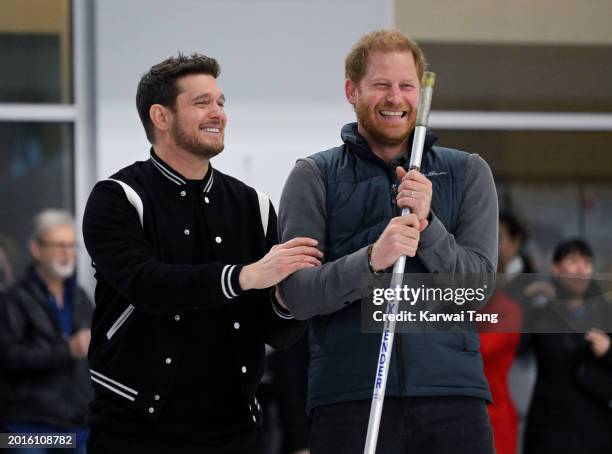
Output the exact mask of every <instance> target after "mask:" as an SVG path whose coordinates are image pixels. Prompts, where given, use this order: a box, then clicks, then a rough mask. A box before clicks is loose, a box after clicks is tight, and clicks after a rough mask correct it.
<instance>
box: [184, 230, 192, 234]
mask: <svg viewBox="0 0 612 454" xmlns="http://www.w3.org/2000/svg"><path fill="white" fill-rule="evenodd" d="M183 233H184V234H185V235H189V234H190V233H191V232H190V231H189V229H185V230H184V231H183Z"/></svg>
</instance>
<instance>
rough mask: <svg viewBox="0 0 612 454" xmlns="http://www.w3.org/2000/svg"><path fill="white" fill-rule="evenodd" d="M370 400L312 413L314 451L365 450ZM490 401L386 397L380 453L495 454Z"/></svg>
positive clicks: (355, 453) (352, 453)
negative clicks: (490, 420)
mask: <svg viewBox="0 0 612 454" xmlns="http://www.w3.org/2000/svg"><path fill="white" fill-rule="evenodd" d="M370 406H371V401H370V400H360V401H354V402H343V403H339V404H333V405H327V406H323V407H318V408H316V409H314V410H313V412H312V427H311V433H310V452H311V454H361V453H363V448H364V445H365V440H366V432H367V428H368V419H369V416H370ZM494 452H495V448H494V446H493V431H492V429H491V424H490V422H489V414H488V412H487V406H486V402H485V401H484V400H482V399H477V398H472V397H405V398H399V397H397V398H395V397H388V398H386V399H385V403H384V405H383V413H382V418H381V423H380V432H379V435H378V444H377V449H376V453H377V454H423V453H427V454H463V453H465V454H468V453H469V454H494Z"/></svg>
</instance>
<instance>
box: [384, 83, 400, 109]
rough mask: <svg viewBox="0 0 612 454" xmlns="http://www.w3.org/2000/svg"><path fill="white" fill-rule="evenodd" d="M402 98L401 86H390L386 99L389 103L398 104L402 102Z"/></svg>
mask: <svg viewBox="0 0 612 454" xmlns="http://www.w3.org/2000/svg"><path fill="white" fill-rule="evenodd" d="M400 99H401V92H400V89H399V87H397V86H393V85H392V86H391V87H390V88H389V91H388V92H387V96H386V101H387V102H388V103H389V104H398V103H399V102H400Z"/></svg>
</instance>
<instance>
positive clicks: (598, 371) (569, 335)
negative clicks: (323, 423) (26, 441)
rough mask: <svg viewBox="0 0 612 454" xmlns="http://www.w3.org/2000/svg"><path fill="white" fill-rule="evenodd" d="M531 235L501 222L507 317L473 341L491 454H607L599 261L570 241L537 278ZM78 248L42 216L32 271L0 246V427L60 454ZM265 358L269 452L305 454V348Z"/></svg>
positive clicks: (80, 314)
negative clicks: (487, 391)
mask: <svg viewBox="0 0 612 454" xmlns="http://www.w3.org/2000/svg"><path fill="white" fill-rule="evenodd" d="M527 232H528V229H527V228H526V227H525V226H524V225H523V224H522V223H521V222H520V221H519V220H518V219H517V218H516V217H514V216H512V215H511V214H507V213H504V214H501V216H500V224H499V264H498V273H500V275H499V276H498V285H497V288H496V291H495V293H494V295H493V297H492V298H491V301H490V302H489V304H488V306H487V309H486V310H487V311H490V312H494V311H498V312H501V313H503V314H505V316H506V320H508V322H507V323H506V325H505V326H502V327H501V328H500V329H498V331H500V332H486V333H481V335H480V337H481V353H482V356H483V361H484V367H485V374H486V376H487V379H488V381H489V386H490V388H491V392H492V395H493V403H492V404H491V405H489V415H490V419H491V422H492V425H493V429H494V437H495V447H496V452H497V453H499V454H515V453H521V452H522V453H525V454H533V453H557V452H560V453H561V452H563V453H578V452H581V453H582V452H589V453H609V452H612V352H611V351H610V350H611V349H610V343H611V342H610V331H611V330H610V329H609V327H607V326H606V323H605V322H606V321H609V320H610V318H611V314H612V310H611V309H610V308H612V302H610V301H609V298H607V296H608V295H607V294H606V292H605V289H603V288H601V286H600V285H599V282H598V281H597V280H596V279H595V278H594V270H595V253H594V251H593V250H592V249H591V247H590V246H589V245H588V244H587V243H586V242H585V241H584V240H582V239H580V238H573V239H566V240H564V241H562V242H561V243H559V244H558V245H557V246H556V248H555V250H554V252H553V254H552V259H551V261H550V264H549V269H539V270H536V269H534V266H533V264H532V261H531V260H530V258H529V256H528V255H527V254H526V248H525V246H526V244H527V242H528V233H527ZM76 238H77V234H76V230H75V224H74V220H73V218H72V217H71V215H70V214H69V213H66V212H64V211H61V210H55V209H48V210H45V211H43V212H41V213H40V214H38V215H37V216H36V218H35V219H34V220H33V225H32V228H31V240H30V244H29V252H30V258H31V262H30V265H29V266H28V268H27V269H26V270H25V271H24V272H23V273H22V274H21V275H20V276H15V274H14V271H13V269H12V268H11V264H10V260H9V257H8V255H7V254H6V251H4V250H3V249H2V247H1V245H0V425H1V429H2V430H1V432H8V433H65V432H70V433H75V434H76V444H77V448H76V451H75V450H74V449H70V450H66V452H77V453H78V452H85V447H84V446H85V444H84V440H85V439H86V437H87V434H88V432H87V426H86V414H87V406H88V403H89V401H90V400H91V397H92V388H91V384H90V374H89V370H88V369H89V368H88V365H87V352H88V347H89V341H90V336H91V332H90V327H91V318H92V314H93V303H92V301H91V299H90V298H89V297H88V296H87V293H86V292H85V291H84V289H82V288H80V287H79V285H78V284H77V283H76V280H75V276H74V270H75V260H76V247H77V240H76ZM545 274H546V276H547V277H543V276H544V275H545ZM268 353H269V354H268V355H267V358H268V366H267V372H266V374H265V376H264V381H263V383H262V385H261V386H260V388H259V395H260V401H261V403H262V405H263V407H264V414H265V423H264V431H265V434H266V443H267V445H268V449H267V451H266V452H269V453H270V454H281V453H282V454H289V453H292V454H298V453H299V454H307V453H308V452H309V451H308V429H309V421H308V417H307V414H306V411H305V396H306V387H307V364H308V338H307V336H305V337H304V338H302V340H301V341H300V342H299V343H298V344H296V345H295V346H294V347H292V349H290V350H289V351H285V352H277V351H273V350H271V349H270V351H268ZM12 452H21V451H20V450H18V449H14V450H12ZM25 452H29V453H32V452H41V453H42V452H46V451H45V450H44V449H42V450H38V451H37V450H34V449H28V450H27V451H25ZM54 452H61V450H57V449H55V450H54Z"/></svg>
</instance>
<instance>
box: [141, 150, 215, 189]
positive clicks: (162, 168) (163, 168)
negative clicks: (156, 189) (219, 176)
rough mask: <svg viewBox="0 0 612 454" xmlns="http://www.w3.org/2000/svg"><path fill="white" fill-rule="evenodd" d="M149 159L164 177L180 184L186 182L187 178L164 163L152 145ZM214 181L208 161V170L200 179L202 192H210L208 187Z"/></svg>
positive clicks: (213, 174) (210, 186)
mask: <svg viewBox="0 0 612 454" xmlns="http://www.w3.org/2000/svg"><path fill="white" fill-rule="evenodd" d="M150 161H151V162H152V163H153V166H154V167H155V168H156V169H157V170H158V171H159V173H160V174H161V175H162V176H163V177H164V178H167V179H168V180H170V181H171V182H173V183H174V184H176V185H179V186H182V185H185V184H187V179H186V178H185V177H183V176H182V175H181V174H179V173H178V172H177V171H175V170H174V169H173V168H172V167H170V166H169V165H168V164H166V163H165V162H164V161H163V160H162V159H161V158H160V157H159V156H157V154H156V153H155V150H153V147H151V158H150ZM214 181H215V172H214V170H213V168H212V165H211V164H210V162H209V163H208V172H206V175H205V176H204V179H203V180H202V185H203V187H204V192H210V189H211V188H212V186H213V183H214Z"/></svg>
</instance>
